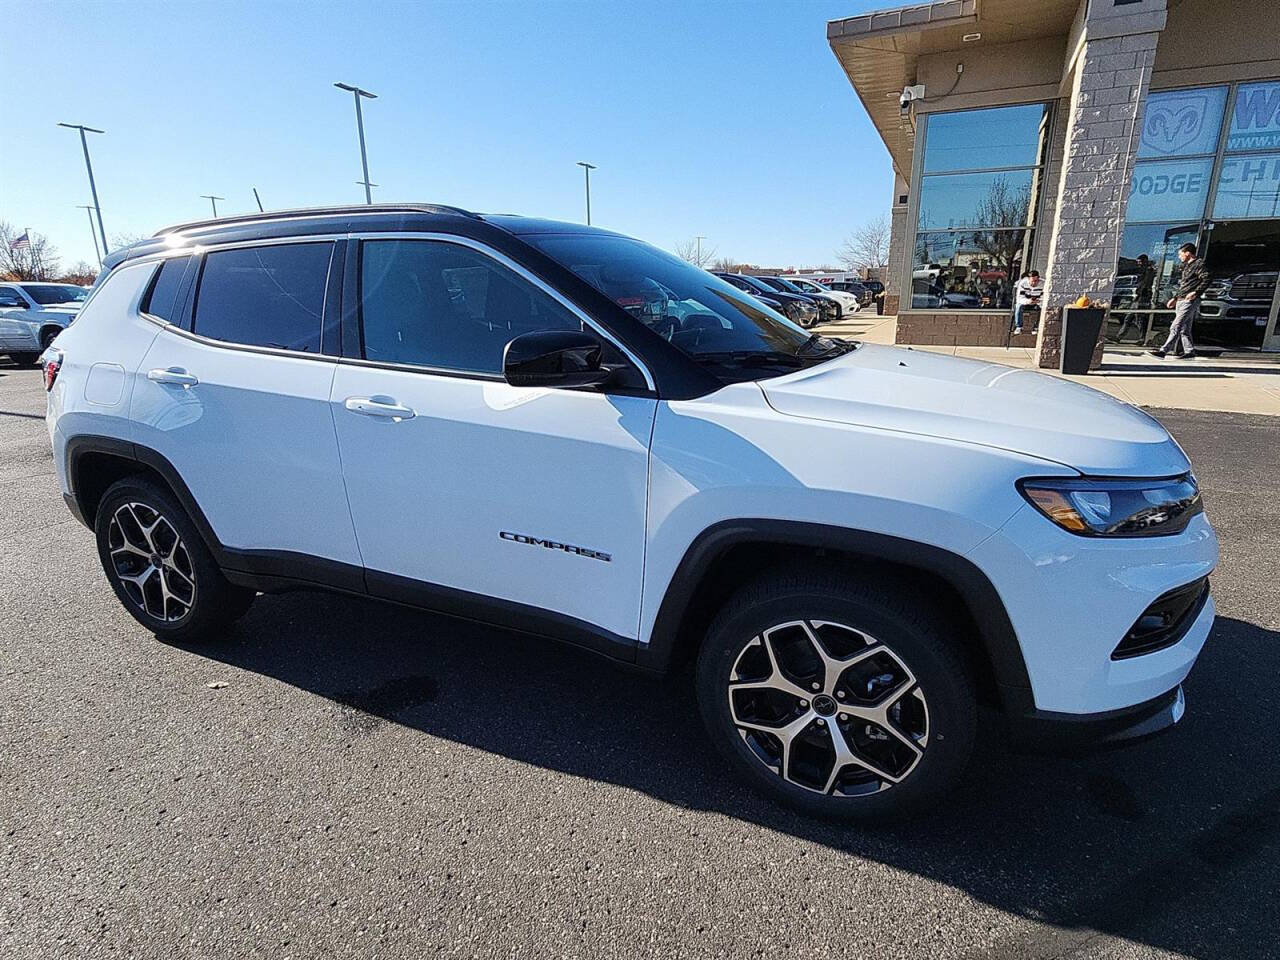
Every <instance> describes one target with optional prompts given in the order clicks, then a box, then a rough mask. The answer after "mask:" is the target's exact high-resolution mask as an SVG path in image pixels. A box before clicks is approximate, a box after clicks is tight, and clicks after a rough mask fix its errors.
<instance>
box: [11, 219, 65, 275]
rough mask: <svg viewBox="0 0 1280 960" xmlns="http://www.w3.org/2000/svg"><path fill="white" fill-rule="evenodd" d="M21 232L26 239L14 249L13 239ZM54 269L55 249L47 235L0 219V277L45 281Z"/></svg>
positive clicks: (56, 254) (56, 260)
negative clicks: (25, 241) (20, 228)
mask: <svg viewBox="0 0 1280 960" xmlns="http://www.w3.org/2000/svg"><path fill="white" fill-rule="evenodd" d="M24 232H25V233H26V234H27V241H28V242H27V243H24V244H22V245H21V246H19V247H18V248H17V249H14V247H13V242H14V241H15V240H17V239H18V238H19V237H21V236H22V235H23V233H24ZM57 271H58V249H57V248H56V247H55V246H54V245H53V244H51V243H50V242H49V238H48V237H46V236H45V235H44V234H43V233H36V232H35V231H34V230H30V231H26V230H19V229H18V228H17V227H14V226H12V225H10V224H9V223H8V222H6V221H4V220H0V279H3V280H49V279H51V278H52V277H53V275H54V274H55V273H57Z"/></svg>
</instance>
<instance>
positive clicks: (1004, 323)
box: [885, 310, 1036, 347]
mask: <svg viewBox="0 0 1280 960" xmlns="http://www.w3.org/2000/svg"><path fill="white" fill-rule="evenodd" d="M885 312H886V313H887V312H888V311H887V310H886V311H885ZM1012 317H1013V315H1012V314H1011V313H1010V312H1008V311H1004V312H1000V313H980V312H978V311H976V310H974V311H963V312H959V311H958V312H956V313H907V314H899V316H898V326H897V330H896V332H895V334H894V342H895V343H914V344H920V345H928V346H948V347H951V346H957V347H1006V346H1007V347H1034V346H1035V345H1036V335H1035V334H1034V333H1030V332H1026V333H1022V334H1019V335H1018V336H1016V337H1015V336H1012V334H1011V331H1010V321H1011V320H1012Z"/></svg>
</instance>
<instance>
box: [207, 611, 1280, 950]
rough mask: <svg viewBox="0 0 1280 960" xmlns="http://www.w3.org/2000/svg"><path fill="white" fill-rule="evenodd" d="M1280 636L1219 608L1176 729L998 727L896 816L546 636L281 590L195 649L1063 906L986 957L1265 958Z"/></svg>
mask: <svg viewBox="0 0 1280 960" xmlns="http://www.w3.org/2000/svg"><path fill="white" fill-rule="evenodd" d="M1277 641H1280V633H1277V632H1275V631H1271V630H1266V629H1263V628H1261V627H1259V626H1256V625H1254V624H1251V623H1248V622H1245V621H1241V620H1235V619H1229V618H1219V620H1218V622H1217V624H1216V626H1215V628H1214V632H1213V635H1212V636H1211V638H1210V641H1209V644H1208V645H1207V647H1206V650H1205V652H1204V654H1203V655H1202V657H1201V662H1200V664H1199V666H1198V667H1197V670H1196V672H1195V673H1194V674H1193V676H1192V678H1191V680H1190V681H1189V682H1188V702H1189V712H1188V715H1187V718H1186V719H1185V720H1184V722H1183V723H1182V724H1181V725H1180V726H1179V727H1178V728H1176V729H1175V730H1173V731H1171V732H1169V733H1167V734H1165V735H1163V736H1161V737H1157V738H1155V739H1153V740H1150V741H1147V742H1145V743H1143V744H1140V745H1134V746H1130V747H1126V748H1122V749H1117V750H1112V751H1109V752H1105V753H1096V754H1092V755H1088V756H1078V757H1066V758H1063V757H1056V758H1055V757H1037V756H1031V755H1025V754H1017V753H1014V752H1012V751H1010V750H1009V749H1008V748H1007V747H1006V746H1005V745H1004V743H1003V740H1002V738H1001V737H999V736H996V737H992V738H988V741H987V745H986V746H984V747H983V748H982V751H981V753H980V754H979V756H978V757H977V758H975V763H974V765H973V767H972V772H971V775H970V776H969V778H968V780H967V782H966V783H965V784H964V785H963V786H962V788H961V789H959V790H958V791H957V792H956V793H955V794H953V795H951V796H949V797H946V798H944V799H943V801H942V802H940V803H938V804H937V805H936V806H935V807H933V808H931V809H929V810H928V811H926V812H924V813H922V814H920V815H918V816H916V817H915V818H913V819H912V820H910V821H907V822H905V823H902V824H899V825H895V826H890V827H880V828H876V829H865V828H861V829H855V828H850V827H845V826H840V825H838V824H833V823H827V822H823V821H817V820H812V819H808V818H805V817H802V816H799V815H796V814H792V813H791V812H789V811H787V810H784V809H781V808H779V807H777V806H776V805H774V804H772V803H771V802H769V801H767V800H765V799H763V798H761V797H759V796H757V795H756V794H754V793H753V792H751V791H750V790H749V789H747V788H745V787H743V786H741V785H739V783H738V782H737V781H736V780H734V779H733V777H732V775H731V774H730V772H729V771H728V769H727V767H726V766H725V764H724V763H723V762H722V761H721V759H720V758H719V757H718V755H716V754H715V752H714V751H713V749H712V747H711V746H710V744H709V742H708V741H707V738H706V736H705V735H704V733H703V730H702V727H701V725H700V722H699V719H698V716H697V712H696V709H695V706H694V703H693V698H692V685H691V682H690V680H689V678H688V675H687V673H685V674H677V675H674V676H672V677H667V678H655V677H652V676H649V675H646V674H642V673H639V672H637V671H635V670H632V669H630V668H627V667H625V666H620V665H617V664H614V663H611V662H609V661H606V660H603V659H599V658H597V657H594V656H592V655H590V654H587V653H584V652H581V651H577V650H574V649H570V648H567V647H564V646H562V645H559V644H556V643H554V642H551V641H547V640H542V639H539V638H532V637H527V636H523V635H519V634H515V633H508V632H503V631H498V630H494V629H491V628H487V627H483V626H479V625H475V624H471V623H467V622H463V621H458V620H453V619H449V618H445V617H437V616H433V615H429V614H423V613H418V612H416V611H412V610H407V609H403V608H398V607H393V606H390V605H384V604H378V603H375V602H372V601H365V600H361V599H357V598H349V597H341V596H334V595H327V594H315V593H310V592H306V593H293V594H286V595H281V596H271V597H260V598H259V599H258V602H257V603H256V604H255V605H254V607H253V609H252V610H251V611H250V612H249V614H248V615H247V616H246V617H245V618H244V620H242V621H241V623H240V624H238V625H237V626H236V628H235V629H234V636H233V637H231V638H229V639H228V642H227V643H226V644H225V645H214V646H203V645H202V646H195V645H191V646H189V647H187V648H186V649H187V650H189V652H191V653H193V654H199V655H201V656H205V657H208V658H211V659H214V660H217V661H220V662H223V663H226V664H230V665H234V666H236V667H240V668H242V669H245V670H250V671H253V672H256V673H259V674H263V675H266V676H270V677H274V678H276V679H277V680H279V681H281V682H284V683H287V684H290V685H292V686H295V687H298V688H301V689H304V690H307V691H310V692H311V693H313V694H315V695H316V696H319V697H323V698H325V699H327V700H328V701H330V702H331V703H332V704H333V707H334V722H335V724H337V725H338V726H339V727H340V728H341V730H342V731H343V732H344V733H345V734H346V735H349V736H352V737H364V736H374V735H376V734H377V731H378V730H379V728H381V727H382V726H383V725H385V724H397V725H400V726H401V727H404V728H409V729H411V730H416V731H421V732H422V733H423V734H427V735H430V736H432V737H441V738H446V739H448V740H452V741H456V742H460V743H463V744H467V745H469V746H473V747H477V748H479V749H482V750H486V751H491V752H493V753H495V754H499V755H502V756H504V757H509V758H512V759H514V760H518V761H521V762H523V763H529V764H535V765H538V766H541V767H544V768H548V769H552V770H556V771H561V772H564V773H567V774H571V775H574V776H578V777H584V778H589V779H591V780H597V781H604V782H608V783H613V784H617V785H620V786H623V787H626V788H629V789H632V790H638V791H643V792H644V793H646V794H648V795H650V796H652V797H654V798H656V799H658V800H660V801H663V802H666V803H670V804H675V805H678V806H680V807H685V808H691V809H701V810H708V811H713V812H715V813H717V814H721V815H724V816H730V817H735V818H738V819H740V820H743V821H747V822H751V823H754V824H757V825H759V826H761V827H763V828H766V829H769V830H775V831H781V832H784V833H786V834H790V835H793V836H796V837H802V838H805V839H807V840H809V841H812V842H815V843H820V844H824V845H826V846H828V847H830V848H832V849H835V850H839V851H844V852H847V853H849V854H851V855H854V856H858V857H866V858H871V859H873V860H876V861H880V862H883V863H885V864H889V865H892V866H894V867H896V868H899V869H902V870H907V871H910V872H912V873H915V874H918V875H921V876H923V877H927V878H930V879H932V880H935V881H937V882H940V883H944V884H948V885H950V886H953V887H956V888H959V889H961V890H963V891H965V892H966V893H967V894H969V895H970V896H972V897H974V898H975V899H977V900H979V901H981V902H983V903H986V904H990V905H991V906H993V907H996V908H998V909H1000V910H1004V911H1008V912H1010V913H1012V914H1015V915H1018V916H1022V917H1028V918H1031V919H1034V920H1037V921H1040V922H1041V923H1043V924H1047V925H1048V926H1039V927H1037V928H1036V929H1037V930H1039V931H1042V933H1040V934H1037V936H1038V937H1039V939H1038V940H1037V941H1036V942H1034V943H1028V942H1027V941H1026V940H1025V939H1023V940H1019V942H1018V943H1017V944H1016V945H1007V946H1006V947H1000V946H997V945H993V948H992V950H990V951H980V952H981V955H984V956H1010V957H1012V956H1019V957H1022V956H1057V955H1059V954H1061V953H1063V952H1065V950H1066V949H1067V948H1071V947H1072V946H1073V945H1076V944H1078V943H1080V942H1083V940H1084V939H1085V938H1087V937H1088V936H1089V935H1090V931H1101V932H1104V933H1107V934H1112V935H1117V936H1123V937H1125V938H1128V939H1130V940H1134V941H1138V942H1143V943H1149V944H1151V945H1153V946H1158V947H1161V948H1164V949H1170V950H1174V951H1177V952H1178V953H1180V954H1184V955H1187V956H1193V957H1209V956H1224V955H1230V956H1232V957H1246V956H1259V957H1261V956H1273V955H1274V954H1272V953H1270V952H1268V951H1270V950H1273V949H1274V946H1275V931H1274V916H1273V913H1274V910H1273V908H1274V903H1275V902H1276V901H1275V898H1274V896H1275V890H1276V889H1277V884H1276V879H1277V875H1278V874H1280V855H1278V851H1280V835H1278V831H1280V787H1278V786H1277V783H1280V777H1277V770H1278V769H1280V757H1278V756H1277V754H1276V752H1275V751H1272V750H1270V749H1268V750H1266V751H1264V752H1262V753H1261V754H1260V753H1259V752H1258V751H1256V750H1253V749H1244V748H1243V747H1244V744H1243V743H1242V742H1241V739H1240V738H1241V735H1242V733H1243V732H1245V731H1252V734H1251V736H1254V737H1260V738H1261V740H1262V741H1267V742H1269V740H1270V736H1271V734H1270V731H1271V730H1273V729H1274V726H1275V720H1274V716H1273V715H1272V713H1271V712H1270V710H1269V708H1267V706H1266V705H1267V703H1268V702H1270V703H1271V704H1272V706H1273V707H1274V703H1275V695H1274V692H1271V693H1270V696H1267V695H1265V694H1264V695H1261V696H1251V695H1250V693H1251V691H1250V689H1249V688H1250V687H1251V686H1252V685H1253V684H1255V683H1256V684H1257V685H1258V689H1259V692H1262V691H1265V690H1272V687H1271V685H1270V682H1269V680H1268V679H1267V678H1273V677H1275V676H1276V675H1277V673H1278V672H1280V669H1277V668H1280V662H1278V661H1280V644H1278V643H1277ZM1242 664H1248V665H1249V666H1247V667H1242ZM993 729H994V728H993ZM1237 744H1240V746H1239V747H1237ZM1242 876H1247V877H1249V882H1248V883H1246V884H1245V886H1244V889H1245V890H1256V891H1257V896H1254V897H1250V896H1244V897H1242V896H1240V889H1239V884H1238V883H1233V882H1230V881H1232V878H1237V879H1238V878H1240V877H1242ZM1241 882H1243V881H1241ZM1258 884H1261V885H1260V886H1259V885H1258ZM1267 890H1270V891H1271V893H1266V892H1265V891H1267ZM903 909H904V910H913V909H924V905H920V906H919V907H918V908H917V907H916V906H913V905H912V904H906V903H904V904H903ZM940 922H942V921H940ZM1223 924H1226V926H1225V927H1224V926H1222V925H1223ZM1224 930H1229V931H1231V932H1230V933H1229V934H1228V933H1223V931H1224ZM1223 936H1230V938H1231V945H1230V947H1229V948H1224V946H1223V945H1222V943H1221V942H1220V938H1221V937H1223Z"/></svg>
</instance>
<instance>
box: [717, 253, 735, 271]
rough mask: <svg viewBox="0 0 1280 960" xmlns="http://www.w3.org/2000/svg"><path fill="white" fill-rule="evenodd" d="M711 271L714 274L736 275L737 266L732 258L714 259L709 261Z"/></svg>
mask: <svg viewBox="0 0 1280 960" xmlns="http://www.w3.org/2000/svg"><path fill="white" fill-rule="evenodd" d="M711 269H712V270H714V271H715V272H716V273H737V272H738V264H737V262H736V261H735V260H734V259H733V258H732V257H716V258H715V259H714V260H712V261H711Z"/></svg>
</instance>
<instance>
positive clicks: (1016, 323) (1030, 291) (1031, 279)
mask: <svg viewBox="0 0 1280 960" xmlns="http://www.w3.org/2000/svg"><path fill="white" fill-rule="evenodd" d="M1013 292H1014V305H1013V335H1014V336H1015V337H1016V336H1017V335H1018V334H1020V333H1021V332H1022V313H1023V311H1024V310H1026V309H1027V308H1028V307H1033V308H1035V310H1036V311H1039V310H1040V298H1041V297H1042V296H1044V284H1043V283H1041V282H1040V271H1039V270H1032V271H1031V272H1030V273H1024V274H1023V275H1022V277H1021V278H1020V279H1019V280H1018V285H1017V286H1016V287H1014V288H1013ZM1037 322H1038V321H1037ZM1032 329H1035V328H1034V327H1033V328H1032Z"/></svg>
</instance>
